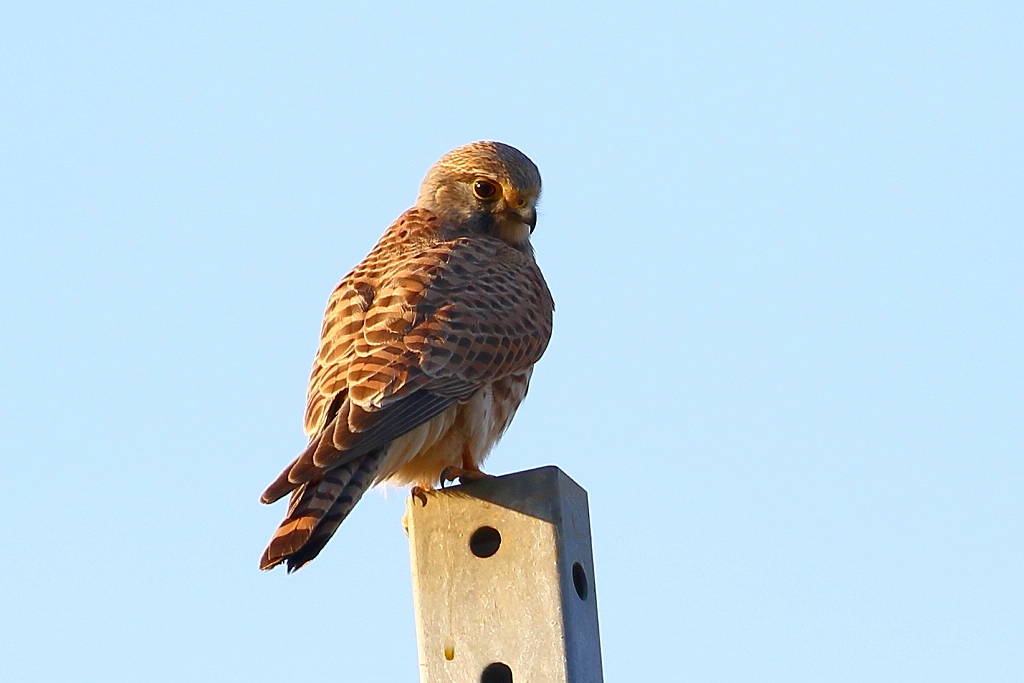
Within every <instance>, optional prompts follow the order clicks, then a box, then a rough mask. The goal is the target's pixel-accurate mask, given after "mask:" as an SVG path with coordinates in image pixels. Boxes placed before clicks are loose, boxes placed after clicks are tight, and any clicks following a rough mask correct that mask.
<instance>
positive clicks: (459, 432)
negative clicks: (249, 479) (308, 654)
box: [260, 142, 555, 572]
mask: <svg viewBox="0 0 1024 683" xmlns="http://www.w3.org/2000/svg"><path fill="white" fill-rule="evenodd" d="M540 190H541V182H540V173H539V171H538V170H537V166H536V165H534V163H533V162H532V161H530V159H529V158H527V157H526V155H524V154H523V153H522V152H520V151H519V150H517V149H515V148H514V147H510V146H509V145H505V144H502V143H500V142H475V143H472V144H469V145H466V146H464V147H459V148H458V149H455V150H452V151H451V152H448V153H447V154H445V155H444V156H443V157H441V159H440V160H439V161H438V162H437V163H436V164H434V166H433V167H432V168H431V169H430V171H429V172H428V173H427V176H426V178H425V179H424V180H423V184H422V185H421V186H420V193H419V198H418V199H417V200H416V205H415V206H413V207H412V208H411V209H409V210H408V211H406V212H405V213H403V214H402V215H401V216H399V217H398V220H397V221H395V222H394V223H393V224H392V225H391V227H389V228H388V229H387V231H385V233H384V235H383V236H382V237H381V238H380V241H379V242H377V245H376V246H375V247H374V248H373V251H371V252H370V254H369V255H368V256H367V257H366V258H365V259H363V261H362V262H361V263H360V264H359V265H357V266H356V267H355V268H354V269H353V270H352V272H350V273H349V274H348V275H346V276H345V278H344V279H343V280H342V281H341V283H340V284H339V285H338V286H337V287H336V288H335V290H334V293H333V294H331V297H330V300H329V301H328V303H327V311H326V313H325V314H324V322H323V328H322V331H321V336H320V349H319V351H318V352H317V355H316V359H315V360H314V362H313V372H312V374H311V376H310V378H309V390H308V395H307V403H306V416H305V432H306V434H307V435H308V436H309V437H310V439H309V445H308V446H307V447H306V449H305V450H304V451H303V452H302V453H301V454H299V456H298V457H297V458H295V460H294V461H292V463H291V464H290V465H288V467H286V468H285V470H284V471H283V472H282V473H281V475H280V476H278V478H277V479H276V480H274V482H273V483H272V484H271V485H270V486H269V487H268V488H267V490H266V491H264V492H263V496H262V497H261V500H262V502H264V503H273V502H274V501H276V500H279V499H280V498H282V497H283V496H284V495H285V494H287V493H291V502H290V503H289V505H288V514H287V515H286V516H285V518H284V521H283V522H281V525H280V527H278V529H277V531H276V532H275V533H274V537H273V538H272V539H271V541H270V544H269V545H268V546H267V549H266V551H264V553H263V557H262V559H261V560H260V569H270V568H271V567H274V566H276V565H278V564H280V563H281V562H287V565H288V571H289V572H292V571H295V570H296V569H298V568H299V567H301V566H302V565H304V564H305V563H307V562H309V561H310V560H312V559H313V558H314V557H316V555H317V554H318V553H319V552H320V550H321V549H323V547H324V545H325V544H326V543H327V541H328V540H329V539H330V538H331V536H332V535H333V534H334V532H335V531H336V530H337V528H338V526H339V525H340V524H341V522H342V520H344V519H345V517H346V516H347V515H348V513H349V512H350V511H351V510H352V508H353V507H354V506H355V504H356V503H357V502H358V501H359V499H360V497H362V495H363V493H364V492H365V491H366V489H368V488H369V487H370V486H372V485H374V484H377V483H381V482H388V483H392V484H397V485H406V484H414V485H416V486H420V487H423V488H431V487H433V486H434V485H436V484H438V483H439V482H440V483H443V482H444V481H445V480H451V479H454V478H456V477H460V478H464V479H470V478H473V477H479V476H484V475H483V474H482V473H481V471H480V464H481V463H482V462H483V460H484V458H485V457H487V454H488V452H489V451H490V450H491V448H492V447H493V446H494V444H495V443H496V442H497V441H498V439H499V438H500V437H501V435H502V433H503V432H504V431H505V429H506V428H507V427H508V426H509V423H510V422H511V421H512V417H513V415H515V412H516V409H517V408H518V407H519V404H520V403H521V402H522V401H523V398H524V397H525V396H526V390H527V386H528V385H529V382H530V375H531V374H532V373H533V365H534V363H536V362H537V360H538V359H540V357H541V354H543V353H544V349H545V348H546V347H547V345H548V340H549V339H550V337H551V323H552V314H553V312H554V308H555V305H554V301H553V300H552V299H551V293H550V292H549V291H548V287H547V283H546V282H545V281H544V276H543V275H542V274H541V272H540V268H539V267H538V266H537V262H536V261H535V260H534V256H533V247H532V245H531V244H530V235H531V233H532V232H533V229H534V226H535V225H536V223H537V208H536V206H537V199H538V197H539V196H540Z"/></svg>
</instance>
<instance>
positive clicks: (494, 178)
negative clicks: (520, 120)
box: [416, 142, 540, 249]
mask: <svg viewBox="0 0 1024 683" xmlns="http://www.w3.org/2000/svg"><path fill="white" fill-rule="evenodd" d="M539 197H540V171H538V170H537V166H536V164H534V163H533V162H532V161H530V159H529V157H527V156H526V155H525V154H523V153H522V152H520V151H519V150H518V149H516V148H515V147H511V146H509V145H506V144H503V143H501V142H473V143H471V144H468V145H465V146H464V147H458V148H456V149H453V150H452V151H450V152H448V153H447V154H445V155H444V156H443V157H441V158H440V160H438V162H437V163H436V164H434V166H433V168H431V169H430V171H429V172H428V173H427V177H426V178H424V179H423V184H422V185H421V186H420V196H419V199H418V200H417V201H416V205H417V206H418V207H421V208H424V209H429V210H431V211H433V212H434V213H436V214H438V215H439V216H441V217H442V218H446V219H448V220H452V221H455V222H458V223H460V224H462V225H465V226H467V227H468V228H469V229H470V230H472V231H474V232H477V233H480V234H488V235H492V236H494V237H498V238H500V239H502V240H504V241H505V242H507V243H508V244H510V245H512V246H514V247H517V248H519V249H529V242H530V233H532V232H533V228H534V226H536V225H537V200H538V198H539Z"/></svg>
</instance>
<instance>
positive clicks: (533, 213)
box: [516, 206, 537, 235]
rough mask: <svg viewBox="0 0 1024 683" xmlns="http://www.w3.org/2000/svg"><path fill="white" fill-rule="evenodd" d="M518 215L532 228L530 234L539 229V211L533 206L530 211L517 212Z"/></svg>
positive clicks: (521, 210) (524, 209)
mask: <svg viewBox="0 0 1024 683" xmlns="http://www.w3.org/2000/svg"><path fill="white" fill-rule="evenodd" d="M516 215H517V216H518V217H519V219H520V220H521V221H523V223H525V224H526V225H529V226H530V234H531V235H532V234H533V230H534V228H536V227H537V209H536V208H534V207H532V206H531V207H529V208H528V209H527V208H523V209H520V210H519V211H516Z"/></svg>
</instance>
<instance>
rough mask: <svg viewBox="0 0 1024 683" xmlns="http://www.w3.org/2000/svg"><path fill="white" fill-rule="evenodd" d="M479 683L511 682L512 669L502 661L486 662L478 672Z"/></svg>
mask: <svg viewBox="0 0 1024 683" xmlns="http://www.w3.org/2000/svg"><path fill="white" fill-rule="evenodd" d="M480 683H512V669H510V668H508V664H504V663H502V662H495V663H494V664H488V665H487V668H486V669H484V672H483V673H482V674H480Z"/></svg>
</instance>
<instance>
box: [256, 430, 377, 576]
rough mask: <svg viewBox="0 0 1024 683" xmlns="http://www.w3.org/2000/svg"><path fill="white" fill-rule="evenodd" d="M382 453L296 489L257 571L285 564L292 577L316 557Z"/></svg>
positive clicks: (367, 481)
mask: <svg viewBox="0 0 1024 683" xmlns="http://www.w3.org/2000/svg"><path fill="white" fill-rule="evenodd" d="M385 450H386V449H385V448H377V449H375V450H372V451H370V452H369V453H367V454H366V455H363V456H360V457H358V458H355V459H353V460H350V461H348V462H346V463H344V464H343V465H339V466H338V467H335V468H334V469H331V470H329V471H328V472H327V473H326V474H324V476H323V477H321V478H319V479H315V480H313V481H309V482H307V483H305V484H303V485H302V486H300V487H298V488H297V489H295V490H294V491H293V492H292V497H291V501H290V502H289V504H288V514H287V515H286V516H285V518H284V521H283V522H281V526H279V527H278V528H277V531H275V532H274V536H273V538H271V539H270V544H269V545H267V549H266V550H264V551H263V557H262V558H260V569H272V568H273V567H276V566H277V565H279V564H280V563H281V562H287V563H288V572H289V573H291V572H293V571H295V570H296V569H298V568H299V567H301V566H302V565H304V564H306V563H307V562H309V561H310V560H312V559H313V558H314V557H316V556H317V554H318V553H319V552H320V551H321V550H323V547H324V546H325V545H327V541H329V540H330V539H331V536H333V535H334V532H335V531H337V530H338V527H339V526H340V525H341V523H342V521H344V519H345V518H346V517H347V516H348V513H349V512H351V511H352V508H353V507H355V505H356V503H358V502H359V499H360V498H362V496H363V493H365V492H366V490H367V489H368V488H370V486H371V485H372V484H373V481H374V479H375V478H376V477H377V473H378V471H379V470H380V467H381V464H382V462H383V460H384V453H385Z"/></svg>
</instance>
